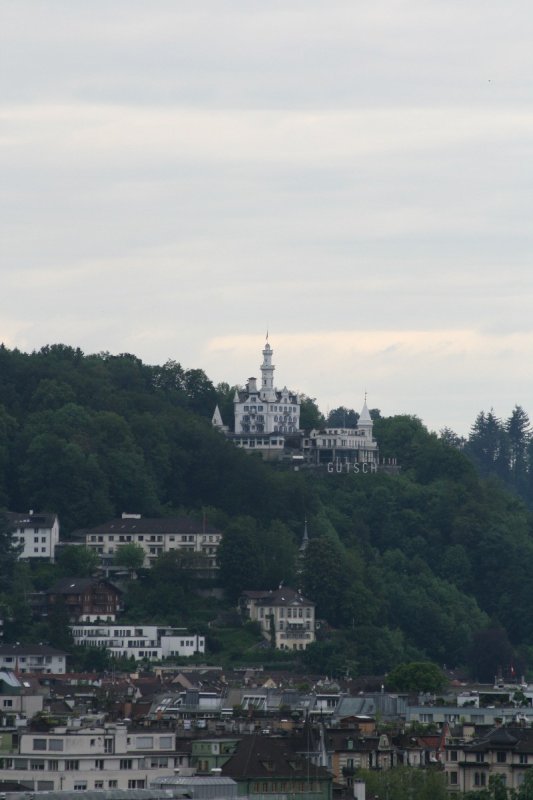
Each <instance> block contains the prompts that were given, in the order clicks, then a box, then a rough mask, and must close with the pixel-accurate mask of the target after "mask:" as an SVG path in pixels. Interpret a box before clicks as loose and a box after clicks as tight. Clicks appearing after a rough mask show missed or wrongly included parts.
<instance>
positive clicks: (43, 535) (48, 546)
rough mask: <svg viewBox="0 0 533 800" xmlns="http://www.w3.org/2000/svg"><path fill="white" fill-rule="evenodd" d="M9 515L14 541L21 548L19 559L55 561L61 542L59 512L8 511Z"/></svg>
mask: <svg viewBox="0 0 533 800" xmlns="http://www.w3.org/2000/svg"><path fill="white" fill-rule="evenodd" d="M7 517H8V520H9V522H10V523H11V526H12V529H13V543H14V544H15V545H16V546H17V547H20V548H21V550H20V554H19V559H23V560H24V559H41V560H42V559H44V560H46V561H51V562H54V561H55V549H56V546H57V544H58V542H59V519H58V517H57V514H36V513H35V512H34V511H29V512H28V513H26V514H18V513H16V512H14V511H8V512H7Z"/></svg>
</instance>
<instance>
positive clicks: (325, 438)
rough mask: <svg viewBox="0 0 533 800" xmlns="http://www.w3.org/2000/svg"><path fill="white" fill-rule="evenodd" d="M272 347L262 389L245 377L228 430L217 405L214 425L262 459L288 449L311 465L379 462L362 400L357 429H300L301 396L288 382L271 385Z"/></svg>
mask: <svg viewBox="0 0 533 800" xmlns="http://www.w3.org/2000/svg"><path fill="white" fill-rule="evenodd" d="M272 354H273V351H272V348H271V347H270V345H269V343H268V341H267V342H266V344H265V347H264V349H263V363H262V364H261V367H260V369H261V388H258V386H257V378H248V381H247V383H246V386H245V387H244V388H243V389H237V390H236V391H235V396H234V398H233V407H234V417H235V425H234V431H233V432H231V431H230V430H229V428H228V426H227V425H224V423H223V421H222V417H221V415H220V411H219V408H218V406H217V407H216V409H215V412H214V414H213V418H212V423H213V426H214V427H215V428H217V429H218V430H220V431H222V432H223V433H224V434H225V435H226V436H227V437H228V438H229V439H230V440H231V441H232V442H233V443H234V444H235V445H236V446H237V447H241V448H243V449H244V450H246V451H248V452H259V453H261V455H262V457H263V458H266V459H269V460H270V459H280V458H282V457H283V456H284V455H285V454H286V453H287V451H288V450H290V452H291V454H292V456H293V457H295V455H296V454H297V455H296V458H299V459H300V460H302V461H304V462H307V463H309V464H316V465H320V464H329V463H332V462H333V463H337V464H338V463H343V464H345V465H349V464H356V463H357V464H361V463H363V464H370V465H372V468H373V470H374V469H376V468H377V465H378V463H379V451H378V445H377V442H376V440H375V439H374V438H373V437H372V427H373V422H372V418H371V417H370V413H369V410H368V407H367V404H366V397H365V402H364V405H363V409H362V411H361V414H360V416H359V420H358V422H357V426H356V427H355V428H325V429H323V430H311V431H302V430H301V429H300V397H299V395H298V394H297V393H296V392H293V391H290V390H289V389H287V387H286V386H284V387H283V389H281V390H279V389H276V388H275V387H274V369H275V367H274V365H273V364H272Z"/></svg>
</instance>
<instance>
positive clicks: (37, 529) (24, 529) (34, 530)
mask: <svg viewBox="0 0 533 800" xmlns="http://www.w3.org/2000/svg"><path fill="white" fill-rule="evenodd" d="M25 532H26V528H19V529H18V533H25ZM33 532H34V533H40V532H41V529H40V528H34V529H33ZM28 533H30V531H28Z"/></svg>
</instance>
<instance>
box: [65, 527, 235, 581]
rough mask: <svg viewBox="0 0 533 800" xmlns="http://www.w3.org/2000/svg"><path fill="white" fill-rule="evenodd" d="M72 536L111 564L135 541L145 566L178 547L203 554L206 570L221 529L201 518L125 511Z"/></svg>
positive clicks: (213, 565) (210, 567)
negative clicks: (149, 515) (160, 516)
mask: <svg viewBox="0 0 533 800" xmlns="http://www.w3.org/2000/svg"><path fill="white" fill-rule="evenodd" d="M76 536H77V538H78V539H81V540H82V541H83V542H84V544H85V545H86V546H87V547H89V548H90V549H91V550H94V551H95V552H96V553H98V555H99V556H100V559H101V561H102V562H103V563H111V562H112V561H113V559H114V557H115V555H116V553H117V552H118V550H119V549H120V548H121V547H123V546H124V545H126V544H136V545H139V547H141V548H142V549H143V550H144V554H145V558H144V566H145V567H150V566H151V565H152V564H153V562H154V561H155V560H156V558H158V557H159V556H160V555H162V554H163V553H169V552H172V551H173V550H182V551H186V552H190V553H198V554H199V555H201V556H203V559H204V561H205V567H206V569H207V570H214V569H217V550H218V546H219V544H220V542H221V541H222V532H221V531H219V530H218V529H217V528H214V527H213V526H212V525H210V524H209V523H208V522H207V521H205V520H195V519H193V518H192V517H188V516H185V515H182V516H180V517H166V518H161V519H158V518H149V517H142V516H141V515H140V514H127V513H124V514H122V517H120V518H118V519H112V520H110V521H109V522H104V523H103V524H102V525H97V526H96V527H95V528H88V529H83V530H80V531H77V532H76Z"/></svg>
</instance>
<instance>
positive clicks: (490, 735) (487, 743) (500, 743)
mask: <svg viewBox="0 0 533 800" xmlns="http://www.w3.org/2000/svg"><path fill="white" fill-rule="evenodd" d="M524 734H525V735H524ZM521 739H528V740H529V745H530V747H531V745H532V744H533V742H532V741H531V739H532V734H531V731H530V732H529V734H528V732H527V731H524V730H523V729H520V728H517V729H513V731H512V733H511V732H510V731H509V730H508V729H507V728H504V727H501V726H500V727H497V728H493V729H492V730H490V731H488V732H487V733H486V734H485V735H484V736H482V737H481V738H479V739H474V740H473V741H471V742H468V744H466V745H465V747H464V749H465V750H467V751H473V752H476V751H477V752H479V751H481V750H483V751H485V752H486V751H488V750H493V749H494V748H515V747H516V746H517V745H518V744H519V742H520V740H521Z"/></svg>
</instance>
